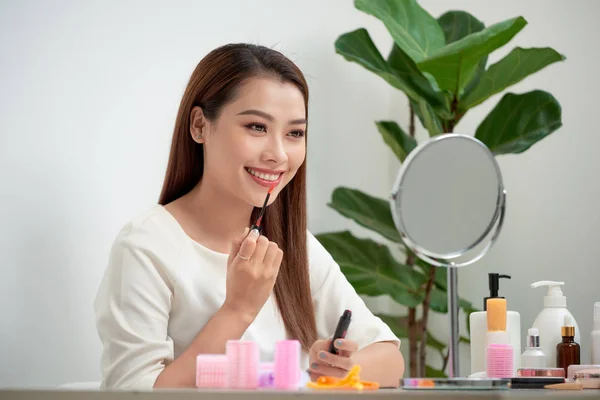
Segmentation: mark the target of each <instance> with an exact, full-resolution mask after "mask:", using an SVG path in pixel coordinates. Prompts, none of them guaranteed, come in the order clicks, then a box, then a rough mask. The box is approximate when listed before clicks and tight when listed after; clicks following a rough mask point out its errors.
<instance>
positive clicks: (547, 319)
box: [531, 281, 581, 368]
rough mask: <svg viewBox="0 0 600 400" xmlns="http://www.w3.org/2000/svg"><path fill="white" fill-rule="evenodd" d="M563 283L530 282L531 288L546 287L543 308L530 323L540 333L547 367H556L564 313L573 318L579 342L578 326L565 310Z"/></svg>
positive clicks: (541, 346)
mask: <svg viewBox="0 0 600 400" xmlns="http://www.w3.org/2000/svg"><path fill="white" fill-rule="evenodd" d="M564 284H565V283H564V282H554V281H539V282H535V283H532V284H531V287H532V288H537V287H541V286H547V287H548V293H547V294H546V296H544V308H543V309H542V311H540V313H539V314H538V315H537V317H536V318H535V320H534V321H533V325H532V328H537V329H538V332H539V334H540V348H541V349H542V351H543V352H544V354H545V355H546V365H545V366H546V367H547V368H556V344H557V343H561V342H562V335H561V329H562V327H563V323H564V321H565V316H566V315H568V316H570V317H571V318H572V319H573V326H574V327H575V337H574V340H575V342H577V343H581V339H580V335H579V326H578V325H577V322H576V321H575V318H574V317H573V315H572V314H571V313H570V312H569V310H567V298H566V296H564V295H563V292H562V290H561V288H560V287H561V286H562V285H564Z"/></svg>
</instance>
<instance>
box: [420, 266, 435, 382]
mask: <svg viewBox="0 0 600 400" xmlns="http://www.w3.org/2000/svg"><path fill="white" fill-rule="evenodd" d="M435 268H436V267H434V266H433V265H432V266H431V269H430V270H429V277H428V278H427V286H426V287H425V300H423V316H422V317H421V326H420V328H421V348H420V349H419V356H420V360H419V376H425V356H426V354H427V353H426V348H427V319H428V317H429V302H430V300H431V289H432V288H433V281H434V279H435Z"/></svg>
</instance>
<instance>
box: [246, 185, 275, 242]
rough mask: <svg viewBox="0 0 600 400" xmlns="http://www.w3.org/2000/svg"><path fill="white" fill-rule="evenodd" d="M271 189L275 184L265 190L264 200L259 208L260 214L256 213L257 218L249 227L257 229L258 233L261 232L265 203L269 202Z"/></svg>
mask: <svg viewBox="0 0 600 400" xmlns="http://www.w3.org/2000/svg"><path fill="white" fill-rule="evenodd" d="M273 189H275V186H271V187H270V188H269V191H268V192H267V197H266V198H265V202H264V204H263V206H262V208H261V210H260V214H258V218H257V219H256V222H255V223H254V224H253V225H252V226H251V227H250V230H252V229H256V230H258V233H260V232H261V230H262V227H261V226H260V224H261V222H262V219H263V216H264V215H265V209H266V208H267V203H268V202H269V197H271V192H273Z"/></svg>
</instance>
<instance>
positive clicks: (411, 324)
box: [408, 307, 419, 377]
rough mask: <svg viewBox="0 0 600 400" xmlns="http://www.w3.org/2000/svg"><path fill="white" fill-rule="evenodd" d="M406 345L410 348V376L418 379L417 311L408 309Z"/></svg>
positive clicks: (413, 308)
mask: <svg viewBox="0 0 600 400" xmlns="http://www.w3.org/2000/svg"><path fill="white" fill-rule="evenodd" d="M408 344H409V347H410V376H413V377H418V376H419V375H418V371H419V369H418V365H417V351H418V347H417V309H416V308H415V307H410V308H409V309H408Z"/></svg>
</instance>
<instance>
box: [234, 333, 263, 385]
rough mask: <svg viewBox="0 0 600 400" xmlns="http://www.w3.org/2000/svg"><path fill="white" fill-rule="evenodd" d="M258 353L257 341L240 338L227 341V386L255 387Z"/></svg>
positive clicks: (256, 383)
mask: <svg viewBox="0 0 600 400" xmlns="http://www.w3.org/2000/svg"><path fill="white" fill-rule="evenodd" d="M259 358H260V353H259V349H258V343H256V342H251V341H242V340H230V341H228V342H227V387H228V388H231V389H256V388H257V387H258V368H259V362H260V361H259Z"/></svg>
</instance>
